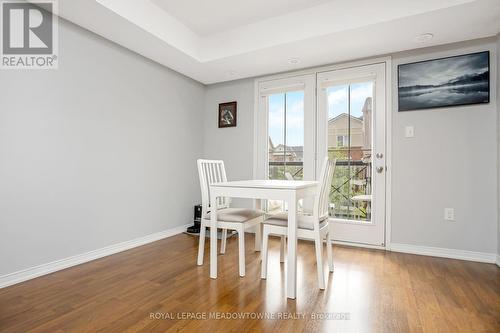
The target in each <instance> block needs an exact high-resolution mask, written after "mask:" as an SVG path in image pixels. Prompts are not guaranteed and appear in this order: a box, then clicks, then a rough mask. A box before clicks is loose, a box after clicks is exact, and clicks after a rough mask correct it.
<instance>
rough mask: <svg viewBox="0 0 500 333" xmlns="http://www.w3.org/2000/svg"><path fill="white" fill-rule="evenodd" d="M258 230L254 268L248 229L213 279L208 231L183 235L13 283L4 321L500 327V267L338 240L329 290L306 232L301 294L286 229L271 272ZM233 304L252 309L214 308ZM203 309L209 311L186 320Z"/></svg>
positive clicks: (175, 327)
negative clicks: (203, 242)
mask: <svg viewBox="0 0 500 333" xmlns="http://www.w3.org/2000/svg"><path fill="white" fill-rule="evenodd" d="M246 238H247V240H246V242H247V244H248V246H247V251H246V264H247V265H246V266H247V267H246V271H247V272H246V276H245V277H244V278H240V277H239V276H238V256H237V253H238V251H237V250H238V249H237V240H236V238H234V237H233V238H230V239H229V240H228V244H227V252H226V254H225V255H221V256H219V278H218V279H217V280H212V279H210V278H209V260H208V258H205V264H204V265H203V266H196V255H197V245H198V242H197V239H196V238H194V237H192V236H188V235H177V236H174V237H170V238H167V239H164V240H160V241H158V242H155V243H151V244H147V245H145V246H141V247H138V248H135V249H131V250H129V251H125V252H121V253H118V254H116V255H112V256H109V257H105V258H102V259H99V260H95V261H92V262H90V263H86V264H82V265H79V266H75V267H72V268H69V269H66V270H63V271H59V272H56V273H53V274H50V275H46V276H43V277H40V278H37V279H34V280H31V281H27V282H24V283H20V284H17V285H14V286H11V287H7V288H4V289H1V290H0V331H1V332H16V333H17V332H51V333H52V332H106V333H108V332H120V333H121V332H221V331H223V332H237V333H242V332H275V331H282V332H350V331H358V332H499V331H500V269H499V268H498V267H497V266H496V265H492V264H480V263H473V262H465V261H459V260H450V259H443V258H432V257H423V256H417V255H410V254H401V253H393V252H385V251H379V250H369V249H361V248H352V247H345V246H335V247H334V260H335V272H334V273H333V274H332V273H328V267H327V265H326V262H325V265H324V271H325V274H328V277H327V280H326V286H327V289H326V290H324V291H321V290H319V289H318V287H317V278H316V268H315V256H314V246H313V244H312V243H309V242H303V241H299V245H298V263H297V265H298V279H297V280H298V291H297V300H295V301H293V300H288V299H286V297H285V286H284V283H285V264H283V263H280V262H279V239H278V238H273V237H272V238H271V239H270V244H269V246H270V254H269V268H268V278H267V280H261V279H260V255H259V253H258V252H254V251H253V246H252V245H253V235H250V234H249V235H247V236H246ZM205 253H208V242H207V249H206V251H205ZM224 314H225V315H227V316H233V315H236V316H244V317H243V319H240V320H236V319H233V318H225V317H222V318H220V317H219V319H216V318H214V317H210V315H219V316H221V315H224ZM193 315H198V316H206V319H198V320H187V319H186V318H187V317H186V316H193ZM265 315H267V316H268V317H262V318H260V319H256V318H257V317H255V318H254V317H251V316H265ZM162 316H163V317H162ZM245 316H246V317H245ZM272 316H274V317H272ZM284 316H295V318H293V317H291V318H288V317H287V319H284ZM301 316H302V317H301ZM328 316H330V317H328ZM318 318H322V319H318Z"/></svg>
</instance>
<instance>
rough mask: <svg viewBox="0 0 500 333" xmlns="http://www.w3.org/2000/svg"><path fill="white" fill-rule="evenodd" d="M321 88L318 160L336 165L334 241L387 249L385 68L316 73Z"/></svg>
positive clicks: (332, 200) (332, 199)
mask: <svg viewBox="0 0 500 333" xmlns="http://www.w3.org/2000/svg"><path fill="white" fill-rule="evenodd" d="M317 89H318V90H317V91H318V94H317V126H316V128H317V157H318V160H319V161H321V160H322V159H323V158H324V157H325V156H327V155H328V156H330V157H332V158H336V160H337V163H336V167H335V172H334V180H333V182H332V186H331V191H330V223H331V226H332V227H331V228H332V229H331V230H332V231H333V238H334V240H337V241H342V242H351V243H360V244H369V245H376V246H384V245H385V169H386V166H385V156H386V128H385V124H386V119H385V118H386V96H385V94H386V92H385V64H384V63H381V64H373V65H366V66H360V67H354V68H348V69H339V70H333V71H328V72H322V73H318V75H317ZM319 167H321V166H320V165H317V168H319Z"/></svg>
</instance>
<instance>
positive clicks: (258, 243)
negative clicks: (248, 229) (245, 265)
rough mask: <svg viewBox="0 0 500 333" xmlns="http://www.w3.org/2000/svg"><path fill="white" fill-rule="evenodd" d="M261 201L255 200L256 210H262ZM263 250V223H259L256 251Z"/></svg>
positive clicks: (256, 235) (257, 226)
mask: <svg viewBox="0 0 500 333" xmlns="http://www.w3.org/2000/svg"><path fill="white" fill-rule="evenodd" d="M261 207H262V205H261V200H260V199H257V200H255V209H262V208H261ZM261 248H262V223H259V224H257V225H256V226H255V251H260V249H261Z"/></svg>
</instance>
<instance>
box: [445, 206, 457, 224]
mask: <svg viewBox="0 0 500 333" xmlns="http://www.w3.org/2000/svg"><path fill="white" fill-rule="evenodd" d="M444 219H445V220H446V221H455V209H453V208H445V209H444Z"/></svg>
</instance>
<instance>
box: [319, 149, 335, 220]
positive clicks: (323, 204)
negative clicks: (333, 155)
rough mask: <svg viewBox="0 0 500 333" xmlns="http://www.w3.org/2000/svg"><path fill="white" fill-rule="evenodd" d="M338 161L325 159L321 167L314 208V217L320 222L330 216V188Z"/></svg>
mask: <svg viewBox="0 0 500 333" xmlns="http://www.w3.org/2000/svg"><path fill="white" fill-rule="evenodd" d="M335 164H336V160H335V159H333V160H330V159H329V158H328V157H326V158H325V160H324V162H323V166H322V167H321V174H320V176H319V179H318V182H319V183H318V187H317V189H316V196H315V197H314V208H313V215H314V216H315V217H316V219H315V220H316V221H318V223H317V224H318V225H317V226H316V225H315V228H316V227H319V219H320V218H323V217H325V216H328V208H329V206H330V187H331V185H332V180H333V173H334V171H335Z"/></svg>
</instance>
